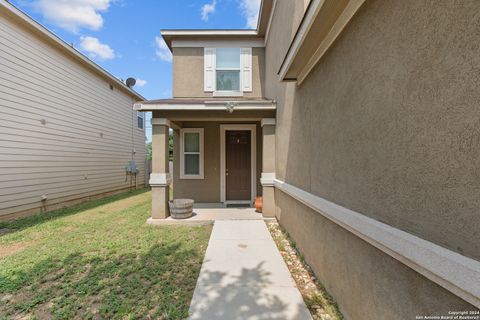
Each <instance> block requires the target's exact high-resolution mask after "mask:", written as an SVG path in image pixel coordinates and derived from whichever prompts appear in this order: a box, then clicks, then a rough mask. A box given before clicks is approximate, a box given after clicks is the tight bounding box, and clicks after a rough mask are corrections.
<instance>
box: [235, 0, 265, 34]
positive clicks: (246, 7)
mask: <svg viewBox="0 0 480 320" xmlns="http://www.w3.org/2000/svg"><path fill="white" fill-rule="evenodd" d="M260 2H261V0H240V10H242V15H243V16H244V18H245V19H246V20H247V24H246V25H247V28H249V29H256V28H257V23H258V13H259V11H260Z"/></svg>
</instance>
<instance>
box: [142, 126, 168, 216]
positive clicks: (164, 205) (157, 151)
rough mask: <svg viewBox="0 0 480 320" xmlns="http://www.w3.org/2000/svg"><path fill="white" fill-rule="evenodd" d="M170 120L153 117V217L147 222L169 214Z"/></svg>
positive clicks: (151, 176) (151, 183) (151, 181)
mask: <svg viewBox="0 0 480 320" xmlns="http://www.w3.org/2000/svg"><path fill="white" fill-rule="evenodd" d="M169 128H170V121H169V120H168V119H164V118H152V174H151V175H150V186H151V187H152V217H151V218H150V219H149V220H148V221H147V222H152V221H153V220H156V219H165V218H167V217H168V216H169V211H168V200H169V193H170V181H171V176H170V173H169V170H168V161H169V160H168V136H169Z"/></svg>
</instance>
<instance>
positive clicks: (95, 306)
mask: <svg viewBox="0 0 480 320" xmlns="http://www.w3.org/2000/svg"><path fill="white" fill-rule="evenodd" d="M150 197H151V194H150V192H146V191H145V190H143V191H135V192H129V193H126V194H121V195H116V196H112V197H109V198H105V199H102V200H98V201H91V202H88V203H84V204H82V205H79V206H76V207H73V208H68V209H62V210H59V211H56V212H52V213H49V214H44V215H39V216H34V217H29V218H26V219H22V220H18V221H13V222H2V223H0V229H1V228H6V229H9V231H11V232H9V233H7V234H4V235H2V236H0V319H72V318H81V319H99V318H108V319H138V318H147V319H148V318H151V319H183V318H185V317H187V316H188V306H189V303H190V300H191V297H192V294H193V289H194V288H195V283H196V280H197V277H198V274H199V271H200V266H201V263H202V260H203V256H204V253H205V250H206V247H207V242H208V238H209V236H210V232H211V227H208V226H204V227H176V226H169V227H167V226H165V227H152V226H148V225H146V223H145V221H146V219H147V218H148V217H149V215H150V199H151V198H150Z"/></svg>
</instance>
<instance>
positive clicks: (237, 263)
mask: <svg viewBox="0 0 480 320" xmlns="http://www.w3.org/2000/svg"><path fill="white" fill-rule="evenodd" d="M190 319H205V320H207V319H208V320H215V319H228V320H236V319H242V320H243V319H255V320H257V319H258V320H260V319H292V320H293V319H295V320H302V319H312V318H311V316H310V313H309V311H308V309H307V307H306V306H305V303H304V302H303V300H302V296H301V295H300V292H299V291H298V289H297V287H296V286H295V282H294V280H293V279H292V277H291V275H290V272H289V271H288V268H287V266H286V265H285V262H284V261H283V258H282V256H281V255H280V252H279V251H278V249H277V247H276V245H275V243H274V242H273V239H272V237H271V236H270V232H269V231H268V229H267V226H266V225H265V222H264V221H262V220H217V221H215V224H214V226H213V231H212V235H211V237H210V241H209V243H208V247H207V252H206V255H205V258H204V261H203V265H202V268H201V271H200V276H199V278H198V281H197V286H196V287H195V292H194V294H193V299H192V302H191V305H190Z"/></svg>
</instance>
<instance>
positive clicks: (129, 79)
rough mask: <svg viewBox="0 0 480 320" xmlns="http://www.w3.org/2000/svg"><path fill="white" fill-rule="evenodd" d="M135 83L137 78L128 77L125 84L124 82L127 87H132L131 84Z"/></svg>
mask: <svg viewBox="0 0 480 320" xmlns="http://www.w3.org/2000/svg"><path fill="white" fill-rule="evenodd" d="M135 83H137V80H135V79H134V78H128V79H127V81H126V82H125V84H126V85H127V87H129V88H133V86H134V85H135Z"/></svg>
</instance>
